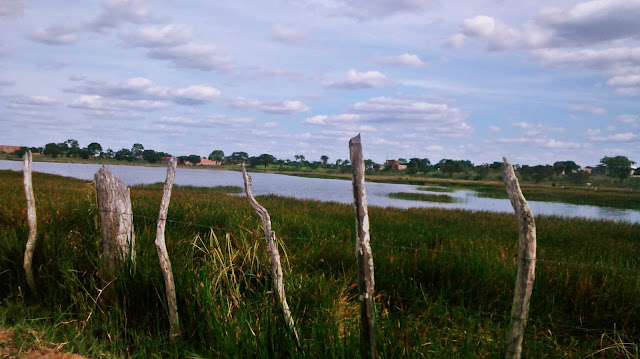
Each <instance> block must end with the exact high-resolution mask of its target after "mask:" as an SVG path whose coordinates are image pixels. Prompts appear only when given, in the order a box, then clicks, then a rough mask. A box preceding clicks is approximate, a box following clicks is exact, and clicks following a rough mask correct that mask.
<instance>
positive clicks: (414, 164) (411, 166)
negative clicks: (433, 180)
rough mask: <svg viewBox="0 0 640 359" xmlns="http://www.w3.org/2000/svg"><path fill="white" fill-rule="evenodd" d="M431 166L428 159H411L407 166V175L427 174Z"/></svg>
mask: <svg viewBox="0 0 640 359" xmlns="http://www.w3.org/2000/svg"><path fill="white" fill-rule="evenodd" d="M430 164H431V161H429V159H428V158H417V157H414V158H411V159H410V160H409V163H408V164H407V173H417V172H427V170H428V169H429V165H430Z"/></svg>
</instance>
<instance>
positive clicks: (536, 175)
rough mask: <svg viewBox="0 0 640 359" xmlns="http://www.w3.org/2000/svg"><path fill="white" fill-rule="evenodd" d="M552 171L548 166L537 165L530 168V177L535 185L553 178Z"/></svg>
mask: <svg viewBox="0 0 640 359" xmlns="http://www.w3.org/2000/svg"><path fill="white" fill-rule="evenodd" d="M553 172H554V169H553V167H551V166H550V165H537V166H533V167H531V175H532V176H533V180H534V181H535V182H536V183H540V182H542V181H544V180H545V179H546V178H549V177H551V176H553Z"/></svg>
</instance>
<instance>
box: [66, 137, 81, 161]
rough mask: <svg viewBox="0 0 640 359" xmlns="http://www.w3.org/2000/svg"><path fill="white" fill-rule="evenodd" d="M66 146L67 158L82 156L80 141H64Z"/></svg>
mask: <svg viewBox="0 0 640 359" xmlns="http://www.w3.org/2000/svg"><path fill="white" fill-rule="evenodd" d="M64 144H65V145H66V154H67V157H78V155H79V154H80V152H81V151H80V144H79V143H78V140H74V139H72V138H70V139H68V140H66V141H64Z"/></svg>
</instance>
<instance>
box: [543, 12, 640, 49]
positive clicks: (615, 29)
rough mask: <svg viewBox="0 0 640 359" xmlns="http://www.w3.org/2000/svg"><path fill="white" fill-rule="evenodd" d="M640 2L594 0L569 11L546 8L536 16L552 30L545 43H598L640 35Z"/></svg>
mask: <svg viewBox="0 0 640 359" xmlns="http://www.w3.org/2000/svg"><path fill="white" fill-rule="evenodd" d="M639 18H640V1H637V0H591V1H585V2H581V3H578V4H576V5H574V6H573V7H571V8H569V9H568V10H562V9H559V8H546V9H543V10H542V11H540V13H539V14H538V15H537V16H536V18H535V23H536V25H538V26H539V27H541V28H543V29H546V31H548V32H549V35H550V36H548V38H547V41H546V42H545V43H544V45H545V46H570V47H575V46H582V45H594V44H597V43H600V42H606V41H611V40H616V39H624V38H638V36H639V34H640V21H638V19H639Z"/></svg>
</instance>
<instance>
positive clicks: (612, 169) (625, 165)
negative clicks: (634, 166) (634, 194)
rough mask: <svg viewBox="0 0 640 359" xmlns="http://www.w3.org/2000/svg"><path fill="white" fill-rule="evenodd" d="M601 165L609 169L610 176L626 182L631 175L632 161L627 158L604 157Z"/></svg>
mask: <svg viewBox="0 0 640 359" xmlns="http://www.w3.org/2000/svg"><path fill="white" fill-rule="evenodd" d="M600 163H601V164H602V165H604V166H606V167H607V170H608V171H609V174H610V175H611V176H613V177H616V178H619V179H620V180H624V179H625V178H628V177H629V175H630V174H631V161H630V160H629V159H628V158H627V157H625V156H615V157H603V158H602V159H601V160H600Z"/></svg>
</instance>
